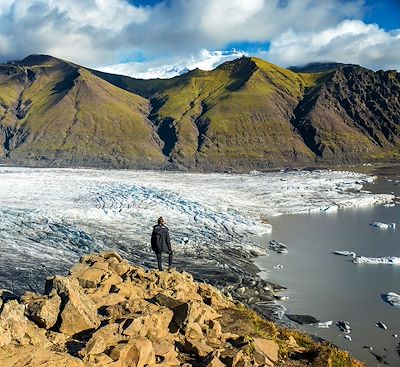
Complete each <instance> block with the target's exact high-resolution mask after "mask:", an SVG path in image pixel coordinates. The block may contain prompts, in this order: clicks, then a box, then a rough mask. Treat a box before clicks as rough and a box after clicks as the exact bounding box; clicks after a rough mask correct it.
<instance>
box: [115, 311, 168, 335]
mask: <svg viewBox="0 0 400 367" xmlns="http://www.w3.org/2000/svg"><path fill="white" fill-rule="evenodd" d="M172 316H173V313H172V311H171V310H170V309H168V308H166V307H159V308H158V309H157V310H154V309H153V310H151V309H150V310H149V309H144V310H143V312H142V313H141V314H138V315H135V317H132V318H130V319H127V320H126V321H125V325H123V328H124V330H123V332H122V334H124V335H127V336H135V335H140V336H146V335H154V336H157V337H159V338H164V337H166V336H167V335H168V334H169V324H170V323H171V320H172Z"/></svg>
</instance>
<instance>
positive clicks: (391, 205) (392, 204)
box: [383, 203, 396, 208]
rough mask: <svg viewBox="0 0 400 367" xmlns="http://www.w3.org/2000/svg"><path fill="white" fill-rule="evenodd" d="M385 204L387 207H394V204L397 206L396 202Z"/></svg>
mask: <svg viewBox="0 0 400 367" xmlns="http://www.w3.org/2000/svg"><path fill="white" fill-rule="evenodd" d="M383 206H384V207H385V208H393V207H394V206H396V204H395V203H387V204H383Z"/></svg>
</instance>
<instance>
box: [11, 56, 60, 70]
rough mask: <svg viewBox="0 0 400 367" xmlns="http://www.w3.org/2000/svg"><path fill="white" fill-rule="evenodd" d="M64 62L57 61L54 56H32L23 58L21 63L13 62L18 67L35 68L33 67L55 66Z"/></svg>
mask: <svg viewBox="0 0 400 367" xmlns="http://www.w3.org/2000/svg"><path fill="white" fill-rule="evenodd" d="M65 62H66V61H64V60H62V59H59V58H57V57H54V56H50V55H43V54H33V55H29V56H27V57H25V58H24V59H22V60H21V61H17V62H15V64H18V65H20V66H28V67H29V66H35V65H52V66H53V65H56V64H59V63H65Z"/></svg>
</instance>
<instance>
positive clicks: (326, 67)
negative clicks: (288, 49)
mask: <svg viewBox="0 0 400 367" xmlns="http://www.w3.org/2000/svg"><path fill="white" fill-rule="evenodd" d="M347 66H358V65H355V64H343V63H340V62H311V63H309V64H305V65H300V66H289V67H288V69H289V70H291V71H294V72H295V73H306V74H313V73H323V72H326V71H332V70H335V69H340V68H344V67H347Z"/></svg>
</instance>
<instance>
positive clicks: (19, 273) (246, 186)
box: [0, 167, 393, 288]
mask: <svg viewBox="0 0 400 367" xmlns="http://www.w3.org/2000/svg"><path fill="white" fill-rule="evenodd" d="M372 180H373V177H371V176H367V175H363V174H357V173H351V172H338V171H327V170H315V171H297V170H296V171H288V172H271V173H257V174H254V173H252V174H241V175H232V174H218V173H212V174H198V173H178V172H154V171H132V170H124V171H122V170H119V171H118V170H90V169H32V168H9V167H0V192H1V195H0V215H1V219H2V220H1V222H0V243H1V244H2V252H1V254H0V261H1V263H2V264H5V266H3V268H2V269H0V287H5V288H10V287H11V286H13V287H17V288H18V287H19V286H22V284H25V283H26V280H27V279H31V280H32V282H34V280H35V279H38V278H43V276H44V275H51V274H53V273H55V272H59V271H60V270H62V269H63V268H64V267H65V268H67V267H68V266H69V265H70V264H71V263H72V262H74V261H76V260H77V258H79V257H80V256H81V254H83V253H87V252H93V251H101V250H105V249H110V248H113V249H116V250H118V251H120V252H122V253H123V254H124V256H126V257H127V258H129V259H131V260H132V261H134V262H136V263H139V264H142V265H152V263H149V259H150V258H151V259H152V257H150V255H151V254H150V249H149V246H148V242H149V236H150V232H151V227H152V225H153V224H154V222H155V220H156V219H157V217H158V216H160V215H163V216H164V217H165V218H166V220H167V224H168V226H169V227H170V228H171V235H172V240H173V242H174V248H175V252H176V253H177V254H179V253H181V254H185V259H184V262H185V264H186V266H187V267H190V266H193V268H196V266H197V264H198V263H199V262H200V263H204V261H205V260H204V259H207V260H206V262H210V266H213V267H217V268H218V267H219V268H221V269H226V268H229V269H230V271H233V272H235V271H236V270H237V273H238V274H239V273H240V271H241V269H240V266H241V265H240V264H237V263H238V261H239V260H238V259H239V258H240V256H242V255H245V254H251V255H252V256H254V255H257V254H262V253H263V249H262V248H260V247H257V246H256V245H254V244H253V243H251V242H249V241H248V238H249V236H251V235H259V234H262V233H268V232H270V231H271V230H272V227H271V225H269V224H267V223H266V222H265V218H267V217H269V216H273V215H280V214H286V213H308V212H313V211H322V212H327V213H329V212H331V211H336V210H337V209H340V208H346V207H355V206H367V205H374V204H379V203H387V202H391V201H392V199H393V197H392V196H391V195H372V194H370V193H368V192H361V191H360V190H361V189H362V185H363V184H365V183H367V182H371V181H372ZM327 215H328V214H327ZM228 249H229V251H227V250H228ZM233 249H234V250H235V251H237V257H232V259H230V258H229V256H227V255H226V253H228V255H229V253H230V254H232V251H233ZM247 257H248V256H247ZM245 258H246V256H243V259H244V260H243V261H247V260H245ZM177 259H179V256H177ZM181 259H182V261H183V257H181ZM189 263H190V264H191V265H190V264H189ZM249 266H250V265H249ZM235 267H237V269H236V270H235ZM14 269H15V270H14ZM19 280H21V281H20V283H21V284H20V285H15V284H13V282H14V281H19ZM24 282H25V283H24ZM33 287H35V286H33Z"/></svg>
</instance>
